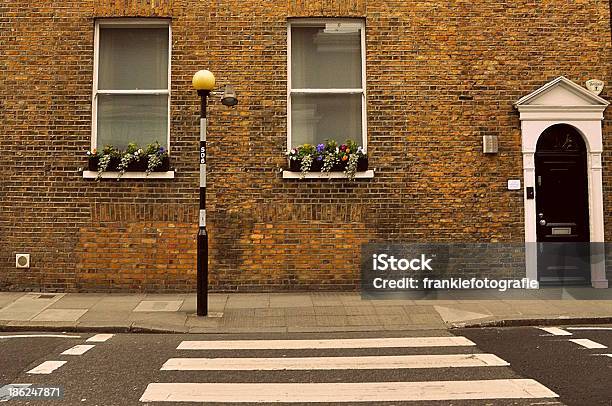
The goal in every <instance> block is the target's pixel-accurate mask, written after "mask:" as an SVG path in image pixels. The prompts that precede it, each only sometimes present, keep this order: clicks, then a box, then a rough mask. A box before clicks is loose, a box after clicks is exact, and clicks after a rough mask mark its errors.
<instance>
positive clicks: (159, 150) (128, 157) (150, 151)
mask: <svg viewBox="0 0 612 406" xmlns="http://www.w3.org/2000/svg"><path fill="white" fill-rule="evenodd" d="M87 156H88V157H89V159H94V158H97V159H98V168H97V172H98V175H97V177H96V180H98V181H99V180H100V179H101V178H102V173H103V172H105V171H106V170H107V169H108V167H109V164H110V163H111V161H112V160H119V164H118V165H117V170H118V172H119V173H118V175H117V180H119V179H120V178H121V176H123V174H124V173H125V172H126V171H127V169H128V167H129V165H130V163H132V162H137V161H143V160H146V162H147V169H146V174H147V176H148V175H149V174H151V172H153V171H154V170H155V168H157V167H159V166H160V165H161V164H162V162H163V160H164V159H165V158H167V157H168V151H167V150H166V149H165V148H164V147H163V146H161V145H160V144H159V142H157V141H155V142H153V143H151V144H148V145H147V146H146V147H145V148H144V149H143V148H140V147H139V146H138V144H136V143H134V142H130V143H129V144H128V146H127V148H126V149H125V151H121V150H119V149H118V148H117V147H115V146H113V145H106V146H105V147H104V148H103V149H102V150H101V151H97V150H96V149H94V150H93V151H87Z"/></svg>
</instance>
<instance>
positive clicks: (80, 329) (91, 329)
mask: <svg viewBox="0 0 612 406" xmlns="http://www.w3.org/2000/svg"><path fill="white" fill-rule="evenodd" d="M17 331H19V332H21V331H47V332H68V333H113V334H130V333H131V334H137V333H138V334H188V333H187V332H185V331H179V330H170V329H164V328H148V327H141V326H129V327H126V326H104V327H102V326H100V327H96V326H41V325H30V326H28V325H20V326H10V325H5V324H3V325H0V332H17Z"/></svg>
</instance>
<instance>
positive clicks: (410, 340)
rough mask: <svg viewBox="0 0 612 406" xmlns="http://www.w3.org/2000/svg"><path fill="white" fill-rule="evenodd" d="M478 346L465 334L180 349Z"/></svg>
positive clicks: (197, 344) (184, 346) (189, 344)
mask: <svg viewBox="0 0 612 406" xmlns="http://www.w3.org/2000/svg"><path fill="white" fill-rule="evenodd" d="M472 345H476V344H474V343H473V342H472V341H470V340H468V339H467V338H465V337H455V336H451V337H400V338H357V339H323V340H232V341H183V342H182V343H180V344H179V346H178V347H177V350H292V349H320V348H393V347H398V348H401V347H457V346H472Z"/></svg>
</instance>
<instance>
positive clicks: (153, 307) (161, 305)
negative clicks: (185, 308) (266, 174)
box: [133, 300, 183, 312]
mask: <svg viewBox="0 0 612 406" xmlns="http://www.w3.org/2000/svg"><path fill="white" fill-rule="evenodd" d="M182 305H183V300H143V301H142V302H140V303H138V306H136V307H135V308H134V310H133V311H134V312H177V311H178V310H179V309H180V308H181V306H182Z"/></svg>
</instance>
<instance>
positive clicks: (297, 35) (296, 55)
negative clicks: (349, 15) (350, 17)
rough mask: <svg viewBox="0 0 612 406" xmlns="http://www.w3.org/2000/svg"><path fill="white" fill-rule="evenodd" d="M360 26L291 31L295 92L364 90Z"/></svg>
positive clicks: (292, 81)
mask: <svg viewBox="0 0 612 406" xmlns="http://www.w3.org/2000/svg"><path fill="white" fill-rule="evenodd" d="M360 26H361V25H360V24H354V23H353V24H340V26H338V23H335V24H333V23H330V24H324V25H321V26H319V27H300V26H292V27H291V87H292V88H293V89H330V88H342V89H347V88H353V89H360V88H361V28H360Z"/></svg>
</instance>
